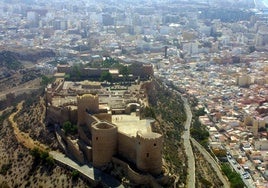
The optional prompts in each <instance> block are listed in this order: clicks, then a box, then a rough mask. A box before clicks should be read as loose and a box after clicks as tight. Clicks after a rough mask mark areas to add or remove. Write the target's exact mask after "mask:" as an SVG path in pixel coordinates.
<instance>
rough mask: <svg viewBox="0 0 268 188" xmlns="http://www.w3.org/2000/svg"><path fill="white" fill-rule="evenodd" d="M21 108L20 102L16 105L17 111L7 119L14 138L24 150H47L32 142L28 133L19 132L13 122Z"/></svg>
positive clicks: (38, 143)
mask: <svg viewBox="0 0 268 188" xmlns="http://www.w3.org/2000/svg"><path fill="white" fill-rule="evenodd" d="M22 107H23V102H20V103H19V104H18V105H17V111H16V112H14V113H12V114H11V115H10V116H9V117H8V121H9V122H10V124H11V126H12V127H13V130H14V134H15V136H16V139H17V140H18V142H20V143H22V144H23V145H24V146H25V147H26V148H29V149H33V148H35V147H37V148H39V149H40V150H43V151H44V150H48V147H47V146H45V145H44V144H41V143H40V142H38V141H34V140H33V139H32V138H31V137H30V136H29V134H28V133H24V132H21V131H20V130H19V128H18V125H17V123H16V122H15V121H14V117H15V116H16V115H17V114H18V113H19V112H20V111H21V109H22Z"/></svg>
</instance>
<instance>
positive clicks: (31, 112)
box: [0, 99, 89, 188]
mask: <svg viewBox="0 0 268 188" xmlns="http://www.w3.org/2000/svg"><path fill="white" fill-rule="evenodd" d="M43 108H44V106H43V100H42V99H41V100H39V99H38V100H36V101H35V102H34V103H32V105H30V106H28V107H27V105H26V106H24V108H23V110H22V112H21V113H20V114H19V115H18V116H17V117H16V119H17V122H18V125H19V127H20V129H23V131H25V132H28V133H29V134H30V136H31V137H32V138H34V139H38V140H39V141H40V142H42V143H45V144H47V145H50V146H52V147H54V148H57V142H56V140H55V139H54V136H53V133H52V132H49V131H48V130H47V129H46V127H45V126H44V124H43V123H42V121H41V120H42V118H43V117H42V113H43ZM73 177H74V176H73V175H72V172H71V171H70V170H67V169H64V168H63V167H60V166H57V165H46V164H44V163H42V162H40V161H39V162H38V161H36V160H35V159H34V157H33V156H32V155H31V154H30V152H29V150H28V149H27V148H25V147H24V146H22V145H21V144H19V143H18V142H17V140H16V137H15V135H14V133H13V129H12V127H11V125H10V124H9V122H8V121H7V120H6V119H5V120H3V122H2V123H1V125H0V187H10V188H11V187H12V188H15V187H34V188H36V187H37V188H38V187H40V188H41V187H45V188H49V187H51V188H52V187H89V185H88V184H87V183H86V182H84V181H83V180H82V179H80V178H75V179H74V178H73Z"/></svg>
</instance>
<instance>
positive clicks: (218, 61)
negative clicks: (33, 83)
mask: <svg viewBox="0 0 268 188" xmlns="http://www.w3.org/2000/svg"><path fill="white" fill-rule="evenodd" d="M267 8H268V7H267V3H266V1H261V0H259V1H258V0H255V1H253V0H252V1H234V0H226V1H222V0H209V1H207V0H206V1H205V0H204V1H197V0H188V1H187V0H178V1H172V0H166V1H165V0H150V1H143V0H136V1H127V0H125V1H123V2H121V1H118V0H103V1H94V0H93V1H83V0H78V1H67V0H55V1H52V0H51V1H49V0H48V1H43V0H40V1H37V0H36V1H34V0H28V1H26V0H25V1H23V0H20V1H15V0H10V1H1V2H0V49H1V50H13V51H16V50H20V49H23V50H29V51H31V50H40V51H44V50H47V51H48V53H49V52H51V51H52V52H53V54H52V52H51V54H50V55H49V56H48V58H47V59H46V60H44V62H36V64H35V68H36V69H42V70H47V71H48V72H49V73H51V72H53V73H54V72H56V71H57V74H56V75H55V77H56V79H57V80H56V82H55V83H54V84H52V85H48V86H47V88H46V89H47V90H46V96H47V100H48V101H47V102H48V103H47V104H48V106H47V108H48V119H49V121H50V122H53V123H58V124H63V123H64V122H66V121H70V122H72V123H78V126H79V137H80V140H66V141H65V143H69V145H68V144H67V146H63V147H69V150H72V153H73V155H74V156H73V157H74V158H76V159H77V160H78V161H80V162H84V160H87V161H91V162H93V165H95V166H96V167H98V166H102V165H103V164H105V163H109V162H110V161H111V160H116V159H112V156H114V155H116V154H119V155H121V156H123V157H125V158H127V159H128V160H130V161H131V162H133V163H134V164H136V167H137V168H138V169H139V170H141V171H145V172H150V173H152V174H159V173H160V172H161V166H162V162H161V149H162V148H161V147H162V146H161V142H162V136H161V135H160V134H157V133H154V132H152V131H151V130H149V129H146V128H148V124H150V123H152V122H150V121H149V120H147V121H146V122H140V121H142V120H140V119H139V109H140V108H141V106H142V105H146V102H145V103H144V101H142V99H143V97H144V96H143V95H144V93H143V90H142V89H141V88H134V90H132V91H130V90H128V89H125V88H123V89H120V88H119V89H118V88H117V89H116V88H114V89H113V90H109V88H105V84H104V83H102V84H100V83H99V82H94V81H92V82H91V81H67V80H65V78H66V77H64V76H66V75H69V74H73V73H74V69H73V68H72V67H81V66H83V69H81V72H79V74H81V75H79V76H82V77H84V78H90V79H93V80H94V79H95V78H98V79H99V77H101V76H102V75H103V73H104V72H109V73H110V74H111V76H112V77H113V78H114V79H117V81H122V82H123V81H124V75H122V74H121V75H120V73H119V70H118V69H116V68H114V67H112V66H110V67H109V66H108V65H106V67H105V68H103V67H101V66H100V64H101V63H102V62H104V61H105V60H107V59H108V60H109V59H110V58H111V59H115V60H116V61H118V62H120V63H121V64H124V65H126V66H127V67H129V68H130V70H131V72H132V74H131V75H130V74H126V75H128V79H129V80H131V82H133V83H135V84H136V87H138V86H139V83H138V82H139V80H146V79H148V78H149V77H151V76H153V75H154V76H155V77H157V78H160V79H161V80H163V82H164V83H165V85H166V86H167V87H168V88H170V87H174V86H175V87H176V88H178V89H179V90H180V91H181V92H182V93H183V95H184V96H185V97H186V96H191V97H194V98H196V99H197V100H198V107H199V108H200V109H202V108H204V110H205V112H206V115H204V116H201V117H199V119H200V121H201V122H202V125H203V126H206V128H207V130H208V131H209V133H210V137H209V142H210V148H211V150H217V149H224V150H226V151H227V153H228V160H229V162H230V164H231V165H232V167H233V168H234V169H235V170H236V171H237V172H238V173H240V174H241V177H242V178H243V179H244V182H245V183H246V185H247V186H248V187H267V186H268V183H267V180H268V153H267V152H268V140H267V139H268V132H267V128H268V76H267V72H268V55H267V51H268V24H267V19H268V18H267ZM40 53H41V52H40ZM19 56H20V57H21V56H22V55H19ZM48 62H49V63H50V64H49V66H48ZM51 62H53V63H51ZM87 65H90V66H87ZM0 75H1V77H3V78H5V77H7V75H6V72H5V70H2V71H1V72H0ZM120 76H121V77H120ZM95 81H96V80H95ZM98 81H99V80H98ZM106 84H107V83H106ZM132 89H133V88H132ZM135 89H136V90H135ZM134 96H135V97H134ZM84 101H90V103H92V104H94V105H93V106H94V107H92V106H91V107H89V106H84V104H86V103H84ZM143 103H144V104H143ZM81 109H82V110H81ZM86 111H87V114H85V112H86ZM133 111H135V113H134V114H135V116H133V114H131V112H133ZM121 113H124V115H121V116H120V115H117V114H121ZM126 114H128V115H126ZM113 115H114V116H113ZM126 118H127V119H131V118H133V119H132V121H137V122H138V123H137V124H141V125H142V126H143V127H140V129H139V130H144V132H142V131H141V132H138V133H137V131H139V130H136V129H135V130H134V131H133V130H132V129H129V130H126V129H125V128H124V121H125V120H126ZM135 118H136V119H135ZM106 120H107V121H106ZM84 126H86V127H87V128H88V131H89V135H91V138H87V137H86V136H85V135H86V134H84ZM133 129H134V128H133ZM129 131H130V132H129ZM131 131H133V132H131ZM59 134H61V133H59ZM105 134H108V135H109V137H111V140H109V142H108V141H107V140H104V141H103V142H102V143H98V141H100V140H99V138H101V137H102V136H103V135H105ZM64 139H67V138H64ZM104 139H105V138H104ZM124 139H125V140H128V142H129V147H130V149H129V151H128V149H127V148H126V145H124V142H125V140H124ZM122 140H124V141H122ZM115 142H116V143H117V144H115ZM139 143H141V145H142V146H141V145H139ZM98 144H103V146H101V148H106V147H107V148H109V150H104V149H103V150H96V149H95V148H97V147H94V146H95V145H98ZM106 144H107V145H106ZM143 144H144V145H143ZM149 145H150V148H152V150H151V151H149V150H148V151H147V147H149ZM151 145H152V146H151ZM143 146H144V147H143ZM91 147H92V148H91ZM105 152H106V153H105ZM151 152H152V153H151ZM85 154H86V155H85ZM94 156H98V157H94ZM147 157H148V158H150V157H153V158H154V160H147ZM150 159H151V158H150ZM145 164H146V165H145ZM246 172H249V174H250V176H248V175H245V174H244V173H246ZM243 174H244V175H243Z"/></svg>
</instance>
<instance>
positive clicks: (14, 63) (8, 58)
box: [0, 51, 23, 70]
mask: <svg viewBox="0 0 268 188" xmlns="http://www.w3.org/2000/svg"><path fill="white" fill-rule="evenodd" d="M0 66H1V69H4V68H7V69H9V70H19V69H21V68H23V65H22V63H21V62H19V60H18V58H17V57H16V56H15V54H14V53H12V52H10V51H2V52H0Z"/></svg>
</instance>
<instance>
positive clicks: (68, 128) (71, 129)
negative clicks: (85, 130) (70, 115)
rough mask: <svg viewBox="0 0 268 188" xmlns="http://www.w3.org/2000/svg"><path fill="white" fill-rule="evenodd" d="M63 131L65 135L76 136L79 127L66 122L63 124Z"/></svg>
mask: <svg viewBox="0 0 268 188" xmlns="http://www.w3.org/2000/svg"><path fill="white" fill-rule="evenodd" d="M62 128H63V130H64V133H65V134H73V135H74V134H76V133H77V126H76V125H73V124H72V123H71V122H70V121H66V122H64V123H63V127H62Z"/></svg>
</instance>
